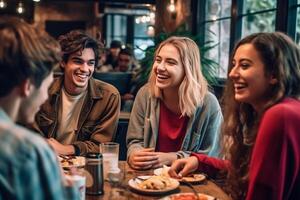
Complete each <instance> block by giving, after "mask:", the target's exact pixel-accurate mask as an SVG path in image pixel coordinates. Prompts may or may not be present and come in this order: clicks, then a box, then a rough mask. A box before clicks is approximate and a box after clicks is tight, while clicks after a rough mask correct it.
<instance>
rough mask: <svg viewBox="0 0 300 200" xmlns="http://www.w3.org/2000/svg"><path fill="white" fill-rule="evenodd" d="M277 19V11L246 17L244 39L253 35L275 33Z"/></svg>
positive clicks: (243, 31)
mask: <svg viewBox="0 0 300 200" xmlns="http://www.w3.org/2000/svg"><path fill="white" fill-rule="evenodd" d="M275 17H276V13H275V11H270V12H265V13H261V14H255V15H247V16H244V17H243V18H242V20H243V21H242V23H243V27H242V37H244V36H246V35H249V34H251V33H258V32H272V31H275Z"/></svg>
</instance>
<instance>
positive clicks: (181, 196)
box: [161, 193, 216, 200]
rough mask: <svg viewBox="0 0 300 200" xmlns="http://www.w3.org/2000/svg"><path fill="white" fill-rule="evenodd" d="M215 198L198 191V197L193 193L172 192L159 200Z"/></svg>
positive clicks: (209, 199)
mask: <svg viewBox="0 0 300 200" xmlns="http://www.w3.org/2000/svg"><path fill="white" fill-rule="evenodd" d="M197 199H199V200H216V198H215V197H213V196H210V195H206V194H202V193H198V198H197V197H196V195H195V194H194V193H179V194H172V195H169V196H166V197H164V198H162V199H161V200H197Z"/></svg>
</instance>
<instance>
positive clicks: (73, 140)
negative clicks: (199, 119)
mask: <svg viewBox="0 0 300 200" xmlns="http://www.w3.org/2000/svg"><path fill="white" fill-rule="evenodd" d="M59 43H60V46H61V49H62V62H61V68H62V70H63V71H64V74H63V76H61V77H58V78H56V79H55V81H54V82H53V84H52V86H51V88H50V90H49V99H48V101H47V102H46V103H45V104H44V105H43V106H42V108H41V110H40V111H39V113H38V114H37V116H36V122H37V126H38V127H37V128H38V129H39V131H40V132H41V133H42V134H43V135H44V136H45V137H47V138H49V139H48V142H49V143H50V144H51V145H52V147H53V148H54V149H55V150H56V151H57V153H58V154H62V155H84V154H86V153H87V152H98V151H99V143H102V142H107V141H111V140H112V139H113V136H114V133H115V131H116V128H117V124H118V118H119V112H120V94H119V93H118V91H117V89H116V88H114V87H113V86H111V85H109V84H107V83H104V82H101V81H98V80H95V79H93V78H92V74H93V72H94V69H95V66H97V62H98V57H99V49H100V44H99V43H98V42H97V41H96V40H94V39H93V38H91V37H89V36H88V35H86V34H84V33H83V32H81V31H71V32H69V33H67V34H65V35H62V36H60V37H59Z"/></svg>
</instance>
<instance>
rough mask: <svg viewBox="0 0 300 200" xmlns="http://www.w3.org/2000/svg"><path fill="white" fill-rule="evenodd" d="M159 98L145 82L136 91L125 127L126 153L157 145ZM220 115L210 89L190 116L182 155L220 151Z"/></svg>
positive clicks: (212, 153) (181, 151) (213, 154)
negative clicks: (127, 124) (155, 96)
mask: <svg viewBox="0 0 300 200" xmlns="http://www.w3.org/2000/svg"><path fill="white" fill-rule="evenodd" d="M159 113H160V103H159V99H157V98H154V97H151V96H150V91H149V87H148V85H146V86H144V87H142V88H141V89H140V91H139V92H138V94H137V96H136V98H135V102H134V105H133V109H132V112H131V115H130V121H129V126H128V131H127V139H126V143H127V148H128V151H127V157H129V156H130V154H131V153H132V152H133V151H137V150H139V149H142V148H149V147H154V148H155V147H156V142H157V136H158V128H159V122H160V119H159ZM222 121H223V116H222V112H221V108H220V105H219V102H218V100H217V98H216V97H215V96H214V95H213V94H212V93H210V92H208V93H207V95H206V96H205V98H204V103H203V105H202V106H201V107H198V108H197V109H196V112H195V113H194V115H193V116H192V117H191V118H190V119H189V122H188V126H187V131H186V135H185V137H184V140H183V143H182V146H181V150H180V151H179V152H178V153H179V154H181V155H182V157H187V156H189V155H190V153H191V152H198V153H204V154H207V155H209V156H215V157H217V156H218V154H219V136H220V129H221V123H222Z"/></svg>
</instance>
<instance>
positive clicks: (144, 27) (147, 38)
mask: <svg viewBox="0 0 300 200" xmlns="http://www.w3.org/2000/svg"><path fill="white" fill-rule="evenodd" d="M143 17H145V16H135V19H134V21H135V24H134V38H133V46H134V55H135V58H136V59H138V60H141V59H142V58H144V57H145V52H144V50H146V49H147V48H148V47H149V46H153V45H154V41H153V38H152V37H151V35H149V27H150V26H152V25H151V22H150V21H149V20H146V19H145V20H142V21H140V19H143Z"/></svg>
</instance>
